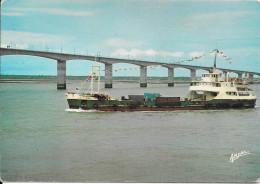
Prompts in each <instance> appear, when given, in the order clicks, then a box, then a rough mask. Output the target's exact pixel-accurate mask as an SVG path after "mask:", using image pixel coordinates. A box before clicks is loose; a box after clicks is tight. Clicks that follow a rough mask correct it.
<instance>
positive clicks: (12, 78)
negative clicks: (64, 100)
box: [0, 75, 260, 84]
mask: <svg viewBox="0 0 260 184" xmlns="http://www.w3.org/2000/svg"><path fill="white" fill-rule="evenodd" d="M84 79H86V76H67V80H84ZM197 79H199V77H197ZM56 80H57V76H32V75H2V76H1V78H0V83H24V82H55V81H56ZM104 80H105V78H104V77H103V76H102V77H101V82H104ZM139 80H140V78H139V77H127V76H123V77H118V76H116V77H113V81H114V82H126V83H138V82H139ZM147 82H148V83H151V84H166V83H168V77H147ZM174 83H176V84H186V83H190V77H174ZM250 83H254V84H260V78H254V79H250Z"/></svg>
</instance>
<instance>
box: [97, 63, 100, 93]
mask: <svg viewBox="0 0 260 184" xmlns="http://www.w3.org/2000/svg"><path fill="white" fill-rule="evenodd" d="M97 68H98V94H100V66H98V67H97Z"/></svg>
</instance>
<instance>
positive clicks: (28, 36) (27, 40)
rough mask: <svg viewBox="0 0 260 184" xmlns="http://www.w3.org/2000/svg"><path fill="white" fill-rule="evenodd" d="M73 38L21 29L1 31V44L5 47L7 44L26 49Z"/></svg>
mask: <svg viewBox="0 0 260 184" xmlns="http://www.w3.org/2000/svg"><path fill="white" fill-rule="evenodd" d="M73 39H74V37H71V36H61V35H53V34H44V33H32V32H21V31H6V30H3V31H2V46H3V47H6V46H7V45H9V46H12V47H15V48H18V49H28V48H29V47H33V48H34V49H35V48H36V49H39V48H42V47H43V46H44V47H46V45H54V46H56V45H57V44H58V45H63V44H66V43H68V42H70V41H71V40H73Z"/></svg>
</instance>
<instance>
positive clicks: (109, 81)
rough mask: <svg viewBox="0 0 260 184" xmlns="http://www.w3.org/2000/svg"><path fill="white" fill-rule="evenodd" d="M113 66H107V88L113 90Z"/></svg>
mask: <svg viewBox="0 0 260 184" xmlns="http://www.w3.org/2000/svg"><path fill="white" fill-rule="evenodd" d="M112 71H113V66H112V64H108V63H106V64H105V88H112V75H113V73H112Z"/></svg>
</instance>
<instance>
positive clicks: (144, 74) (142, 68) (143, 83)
mask: <svg viewBox="0 0 260 184" xmlns="http://www.w3.org/2000/svg"><path fill="white" fill-rule="evenodd" d="M140 87H147V67H146V66H140Z"/></svg>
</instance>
